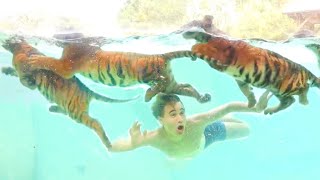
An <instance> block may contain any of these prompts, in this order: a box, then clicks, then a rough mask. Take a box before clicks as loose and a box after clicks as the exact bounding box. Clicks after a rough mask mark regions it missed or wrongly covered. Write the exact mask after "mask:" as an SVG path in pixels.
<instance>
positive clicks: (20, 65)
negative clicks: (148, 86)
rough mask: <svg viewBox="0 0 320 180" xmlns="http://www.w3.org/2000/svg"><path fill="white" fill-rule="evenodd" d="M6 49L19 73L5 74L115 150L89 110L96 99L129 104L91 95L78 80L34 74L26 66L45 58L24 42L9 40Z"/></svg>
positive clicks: (47, 73)
mask: <svg viewBox="0 0 320 180" xmlns="http://www.w3.org/2000/svg"><path fill="white" fill-rule="evenodd" d="M3 47H4V48H5V49H6V50H8V51H10V52H11V53H12V54H13V59H12V61H13V66H14V68H15V69H13V68H10V67H7V68H2V72H3V73H5V74H8V75H13V76H17V77H19V79H20V82H21V83H22V84H23V85H24V86H26V87H28V88H29V89H38V90H39V91H40V93H41V94H42V95H44V96H45V97H46V98H47V99H48V100H49V101H50V102H53V103H55V104H57V105H53V106H51V107H50V109H49V110H50V111H51V112H58V113H63V114H68V115H69V116H70V117H71V118H72V119H74V120H76V122H78V123H81V124H84V125H85V126H87V127H89V128H91V129H93V130H94V131H95V132H96V133H97V135H98V136H99V138H100V139H101V141H102V142H103V144H104V145H105V146H106V147H107V148H110V147H111V143H110V141H109V139H108V137H107V135H106V133H105V131H104V130H103V127H102V125H101V124H100V122H99V121H98V120H96V119H94V118H92V117H90V116H89V114H88V108H89V104H90V101H91V100H92V99H96V100H100V101H104V102H113V103H115V102H128V101H130V100H133V99H135V98H133V99H128V100H117V99H111V98H108V97H105V96H102V95H99V94H97V93H95V92H93V91H91V90H90V89H89V88H88V87H86V86H85V85H84V84H83V83H81V81H80V80H79V79H77V78H76V77H75V76H74V77H72V78H70V79H64V78H62V77H60V76H58V75H57V74H55V73H53V72H50V71H48V70H34V71H30V69H28V65H27V64H26V62H27V61H28V58H29V57H30V56H33V55H37V56H43V57H44V55H43V54H42V53H40V52H39V51H38V50H37V49H35V48H34V47H32V46H31V45H29V44H28V43H27V42H26V41H24V40H16V39H15V40H14V39H8V40H7V41H5V43H4V44H3Z"/></svg>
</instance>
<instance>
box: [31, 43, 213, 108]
mask: <svg viewBox="0 0 320 180" xmlns="http://www.w3.org/2000/svg"><path fill="white" fill-rule="evenodd" d="M191 55H192V54H191V51H174V52H169V53H164V54H156V55H147V54H139V53H132V52H112V51H104V50H102V49H101V48H100V47H96V46H91V45H89V44H87V43H69V44H66V45H65V46H64V48H63V54H62V57H61V58H60V59H55V58H50V57H44V56H41V57H34V58H33V59H32V60H31V61H29V62H28V63H29V65H30V67H31V68H32V69H46V70H50V71H52V72H55V73H57V74H58V75H60V76H62V77H64V78H66V79H68V78H71V77H73V76H74V74H75V73H81V74H82V75H83V76H85V77H88V78H90V79H92V80H93V81H95V82H100V83H103V84H106V85H110V86H121V87H127V86H131V85H135V84H138V83H144V84H148V85H149V86H150V88H148V90H147V92H146V94H145V101H146V102H148V101H150V100H151V99H152V98H153V97H154V96H155V95H156V94H158V93H159V92H163V93H168V94H170V93H172V94H179V95H184V96H191V97H194V98H196V99H197V100H198V101H199V102H200V103H205V102H208V101H210V99H211V96H210V95H209V94H205V95H200V94H199V93H198V92H197V90H196V89H195V88H193V87H192V86H191V85H190V84H178V83H177V82H176V81H175V79H174V76H173V73H172V72H171V67H170V60H171V59H174V58H181V57H191Z"/></svg>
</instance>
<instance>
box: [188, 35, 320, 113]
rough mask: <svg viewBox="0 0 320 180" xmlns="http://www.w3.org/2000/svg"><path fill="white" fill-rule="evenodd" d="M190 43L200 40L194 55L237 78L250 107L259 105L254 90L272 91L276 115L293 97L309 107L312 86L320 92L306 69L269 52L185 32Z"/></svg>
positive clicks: (317, 80)
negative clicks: (257, 88) (277, 102)
mask: <svg viewBox="0 0 320 180" xmlns="http://www.w3.org/2000/svg"><path fill="white" fill-rule="evenodd" d="M183 36H184V38H186V39H196V40H197V41H198V42H199V43H197V44H195V45H193V46H192V52H193V53H194V54H195V55H196V56H197V57H199V58H201V59H203V60H205V61H206V62H207V63H208V64H209V65H210V66H211V67H212V68H214V69H216V70H218V71H221V72H225V73H227V74H229V75H231V76H233V77H234V78H235V79H236V80H237V83H238V85H239V87H240V89H241V91H242V92H243V94H244V95H245V96H246V97H247V99H248V101H249V102H248V106H249V107H252V106H254V105H255V103H256V99H255V97H254V94H253V92H252V91H251V87H250V85H252V86H255V87H259V88H265V89H268V90H270V91H271V92H272V93H273V94H274V95H275V96H276V97H277V98H278V99H279V100H280V104H279V105H278V106H275V107H272V108H268V109H266V110H265V111H264V113H265V114H273V113H276V112H278V111H280V110H283V109H285V108H287V107H289V106H290V105H291V104H292V103H294V101H295V99H294V98H293V95H298V96H299V102H300V103H301V104H304V105H306V104H308V99H307V92H308V89H309V86H315V87H318V88H320V79H319V78H317V77H316V76H315V75H314V74H312V73H311V72H310V71H309V70H307V69H306V68H305V67H303V66H301V65H300V64H297V63H295V62H293V61H290V60H289V59H287V58H285V57H283V56H281V55H279V54H277V53H275V52H272V51H269V50H266V49H262V48H258V47H254V46H252V45H250V44H248V43H246V42H244V41H241V40H237V41H236V40H228V39H225V38H222V37H215V36H212V35H210V34H207V33H204V32H190V31H189V32H185V33H184V34H183Z"/></svg>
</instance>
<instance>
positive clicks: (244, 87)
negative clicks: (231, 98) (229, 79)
mask: <svg viewBox="0 0 320 180" xmlns="http://www.w3.org/2000/svg"><path fill="white" fill-rule="evenodd" d="M236 81H237V84H238V86H239V88H240V90H241V92H242V93H243V94H244V95H245V96H246V97H247V99H248V107H249V108H251V107H253V106H254V105H256V103H257V100H256V98H255V97H254V94H253V92H252V91H251V87H250V85H249V84H248V83H245V82H242V81H239V80H236Z"/></svg>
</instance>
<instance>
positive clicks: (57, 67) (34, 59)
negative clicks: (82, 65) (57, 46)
mask: <svg viewBox="0 0 320 180" xmlns="http://www.w3.org/2000/svg"><path fill="white" fill-rule="evenodd" d="M26 63H27V65H28V66H29V68H30V70H36V69H45V70H49V71H52V72H54V73H56V74H58V75H59V76H61V77H63V78H65V79H70V78H71V77H73V74H74V72H73V66H72V63H70V62H68V61H66V60H57V59H55V58H50V57H45V56H31V57H30V58H29V59H28V61H27V62H26Z"/></svg>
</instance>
